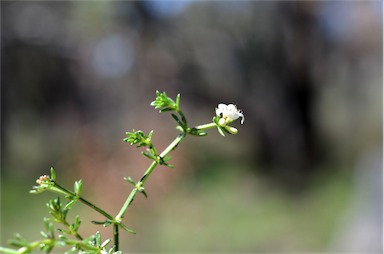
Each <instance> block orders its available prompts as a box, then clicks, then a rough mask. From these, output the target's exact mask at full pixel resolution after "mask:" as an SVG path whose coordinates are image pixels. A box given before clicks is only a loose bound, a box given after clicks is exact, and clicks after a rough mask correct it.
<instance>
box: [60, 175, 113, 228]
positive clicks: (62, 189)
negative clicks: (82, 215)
mask: <svg viewBox="0 0 384 254" xmlns="http://www.w3.org/2000/svg"><path fill="white" fill-rule="evenodd" d="M55 187H57V188H58V189H59V190H61V191H62V192H64V193H65V194H66V195H70V196H73V197H77V198H78V200H80V201H81V202H83V203H84V204H86V205H87V206H89V207H91V208H92V209H93V210H95V211H97V212H98V213H100V214H102V215H104V216H105V217H106V218H108V219H110V220H113V216H112V215H110V214H109V213H107V212H106V211H104V210H103V209H101V208H99V207H97V206H96V205H94V204H92V203H91V202H89V201H88V200H86V199H84V198H82V197H80V196H77V195H76V194H75V193H73V192H71V191H69V190H67V189H66V188H64V187H62V186H60V185H59V184H57V183H56V182H55Z"/></svg>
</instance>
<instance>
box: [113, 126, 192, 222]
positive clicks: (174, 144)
mask: <svg viewBox="0 0 384 254" xmlns="http://www.w3.org/2000/svg"><path fill="white" fill-rule="evenodd" d="M186 135H187V134H186V132H182V133H180V135H179V136H177V137H176V138H175V140H173V141H172V143H171V144H169V146H168V147H167V148H165V149H164V151H163V152H161V154H160V155H159V156H160V157H161V158H163V157H165V156H166V155H167V154H168V153H170V152H171V151H172V150H174V149H175V148H176V147H177V145H178V144H179V143H180V142H181V140H183V139H184V138H185V136H186ZM158 164H159V162H158V161H153V162H152V164H151V165H150V166H149V167H148V169H147V171H146V172H145V173H144V175H143V177H142V178H141V179H140V181H139V182H138V183H137V185H138V186H142V185H143V184H144V182H145V181H146V180H147V178H148V177H149V175H150V174H151V173H152V171H153V170H154V169H155V168H156V166H157V165H158ZM138 191H139V190H138V189H137V188H134V189H133V190H132V191H131V193H130V194H129V196H128V198H127V199H126V200H125V203H124V205H123V206H122V207H121V209H120V211H119V213H118V214H117V215H116V217H115V220H116V221H117V222H120V221H121V219H122V218H123V217H124V214H125V212H126V210H127V208H128V207H129V205H130V204H131V203H132V201H133V199H134V198H135V196H136V194H137V192H138Z"/></svg>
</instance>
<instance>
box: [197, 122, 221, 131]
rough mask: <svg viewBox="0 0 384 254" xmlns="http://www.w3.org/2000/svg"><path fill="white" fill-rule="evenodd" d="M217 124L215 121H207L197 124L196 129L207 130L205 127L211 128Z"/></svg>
mask: <svg viewBox="0 0 384 254" xmlns="http://www.w3.org/2000/svg"><path fill="white" fill-rule="evenodd" d="M216 126H217V125H216V124H215V123H207V124H202V125H198V126H195V129H199V130H205V129H209V128H214V127H216Z"/></svg>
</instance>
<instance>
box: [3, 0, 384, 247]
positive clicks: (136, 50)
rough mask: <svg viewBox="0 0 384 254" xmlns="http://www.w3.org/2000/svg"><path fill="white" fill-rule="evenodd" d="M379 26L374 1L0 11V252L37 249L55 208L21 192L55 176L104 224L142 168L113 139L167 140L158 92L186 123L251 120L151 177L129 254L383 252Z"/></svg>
mask: <svg viewBox="0 0 384 254" xmlns="http://www.w3.org/2000/svg"><path fill="white" fill-rule="evenodd" d="M382 20H383V18H382V2H381V1H353V2H349V1H271V2H267V1H193V0H190V1H187V0H186V1H160V0H159V1H53V2H49V1H41V2H39V1H2V2H1V31H2V33H1V88H2V89H1V123H2V126H1V154H2V160H1V163H2V168H1V245H3V246H4V245H6V244H7V240H8V239H10V238H12V236H13V235H14V233H16V232H18V233H20V234H21V235H22V236H24V237H25V238H27V239H28V240H35V239H39V238H40V236H39V231H40V230H42V229H43V217H47V216H48V213H47V209H46V207H45V203H46V202H47V201H48V199H50V198H54V197H55V195H53V194H49V193H44V194H40V195H31V194H28V191H29V190H30V189H31V187H32V186H33V185H35V180H36V179H37V178H38V177H39V176H40V175H43V174H49V168H50V167H51V166H54V167H55V169H56V172H57V177H58V179H59V182H61V183H62V185H64V186H66V187H68V188H72V185H73V182H74V181H75V180H78V179H83V182H84V188H83V189H84V193H83V194H84V196H85V198H87V199H89V200H91V201H94V203H95V204H97V205H99V206H100V207H104V208H105V209H106V210H107V211H108V212H110V213H112V214H116V213H117V212H118V210H119V209H120V207H121V205H122V204H123V202H124V200H125V198H126V197H127V195H128V194H129V192H130V191H131V186H130V185H129V184H127V183H126V182H124V181H123V179H122V178H123V177H124V176H131V177H132V178H134V179H139V178H140V177H141V176H142V174H143V173H144V171H145V170H146V168H147V167H148V165H149V164H150V161H148V159H146V158H144V157H142V156H141V155H140V150H139V149H136V148H135V147H133V146H130V145H129V144H127V143H124V142H122V139H123V138H124V137H125V132H126V131H131V130H132V129H136V130H137V129H141V130H143V131H144V132H146V133H148V132H149V131H150V130H152V129H153V130H154V131H155V133H154V143H155V145H156V146H157V147H158V149H160V150H161V149H163V148H165V147H166V146H167V145H168V144H169V143H170V142H171V141H172V140H173V139H174V137H175V136H176V135H177V134H178V132H177V130H176V129H175V123H174V121H173V119H172V118H171V117H170V116H169V114H166V113H164V114H161V115H160V114H158V111H157V110H155V109H154V108H152V107H150V106H149V104H150V102H151V101H152V100H154V98H155V91H156V90H160V91H166V92H167V94H168V95H170V96H171V97H173V98H174V97H175V96H176V94H177V93H181V106H182V109H183V110H184V112H185V114H186V116H187V118H188V120H189V122H190V123H191V124H192V125H198V124H203V123H208V122H210V121H211V119H212V117H213V116H214V114H215V107H216V106H217V104H218V103H235V104H236V105H237V106H238V108H240V109H242V110H243V111H244V115H245V123H244V125H240V124H239V123H238V122H237V123H235V124H234V125H235V126H236V127H237V128H238V129H239V133H238V134H237V135H233V136H226V137H221V136H220V135H219V133H218V132H217V131H216V130H214V129H212V130H210V131H209V135H208V136H207V137H204V138H200V137H187V138H186V139H185V140H184V141H183V143H182V144H181V145H180V146H179V147H178V149H177V150H175V151H174V152H173V153H172V157H173V160H172V162H171V163H172V164H174V165H175V168H174V169H169V168H165V167H158V168H156V170H155V172H154V173H153V175H152V176H151V178H150V179H149V180H148V181H147V183H146V190H147V193H148V195H149V198H148V199H145V198H144V197H142V196H138V197H137V198H136V199H135V201H134V203H133V205H132V207H130V209H128V212H127V214H126V216H125V218H124V222H125V224H126V225H128V226H129V227H131V228H133V229H134V230H136V231H137V232H138V234H137V235H131V234H128V233H122V236H121V237H122V238H121V241H122V247H123V250H124V252H165V253H171V252H208V253H209V252H242V251H246V252H254V253H257V252H299V251H300V252H357V253H367V252H370V253H382V208H383V204H382V200H383V199H382V179H383V176H382V155H383V151H382V141H383V137H382V95H383V93H382V81H383V80H382V77H383V75H382V68H383V63H382V56H383V52H382V45H383V42H382V38H383V34H382V31H383V27H382ZM76 214H80V216H81V217H82V219H83V223H82V228H81V230H80V233H82V234H83V235H87V234H94V233H95V232H96V231H97V230H101V231H102V235H103V238H104V239H105V238H107V237H110V236H111V234H110V231H111V229H110V228H107V229H103V228H101V227H98V226H95V225H93V224H91V223H90V220H97V219H99V220H102V219H103V218H102V217H100V215H98V214H96V213H94V212H93V211H91V210H90V209H88V208H87V207H84V206H82V205H80V204H78V205H76V206H75V207H74V209H73V211H72V215H71V216H72V218H73V217H74V215H76Z"/></svg>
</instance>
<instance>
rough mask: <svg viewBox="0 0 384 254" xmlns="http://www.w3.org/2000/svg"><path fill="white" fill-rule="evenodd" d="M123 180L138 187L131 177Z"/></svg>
mask: <svg viewBox="0 0 384 254" xmlns="http://www.w3.org/2000/svg"><path fill="white" fill-rule="evenodd" d="M123 179H124V180H125V181H127V182H129V183H130V184H132V185H133V186H135V185H136V183H135V181H134V180H133V179H132V178H131V177H130V176H128V177H124V178H123Z"/></svg>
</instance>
